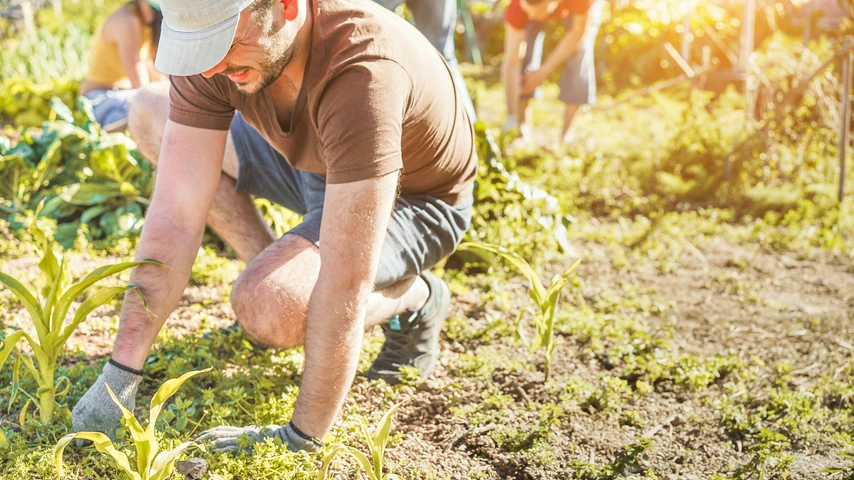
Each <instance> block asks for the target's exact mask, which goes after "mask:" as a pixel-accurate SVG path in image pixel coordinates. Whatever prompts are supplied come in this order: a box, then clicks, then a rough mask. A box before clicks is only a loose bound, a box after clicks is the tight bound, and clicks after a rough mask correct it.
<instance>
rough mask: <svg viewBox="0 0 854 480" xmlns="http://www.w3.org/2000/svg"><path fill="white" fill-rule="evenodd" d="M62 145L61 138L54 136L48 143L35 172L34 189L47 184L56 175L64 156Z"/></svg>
mask: <svg viewBox="0 0 854 480" xmlns="http://www.w3.org/2000/svg"><path fill="white" fill-rule="evenodd" d="M61 147H62V141H61V140H60V139H59V138H54V139H53V141H52V142H50V145H48V147H47V150H45V152H44V154H43V155H42V158H41V160H40V161H39V164H38V165H37V166H36V169H35V171H34V172H33V173H34V175H35V178H34V182H33V189H34V191H35V190H39V189H41V188H43V187H45V186H47V184H48V182H49V181H50V179H51V178H53V177H54V176H56V173H57V171H56V167H57V166H58V164H59V160H60V159H61V158H62V155H60V153H61Z"/></svg>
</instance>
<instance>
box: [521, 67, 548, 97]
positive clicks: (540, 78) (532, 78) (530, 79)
mask: <svg viewBox="0 0 854 480" xmlns="http://www.w3.org/2000/svg"><path fill="white" fill-rule="evenodd" d="M548 76H549V72H547V71H546V70H545V69H542V68H538V69H536V70H533V71H530V72H528V73H526V74H525V76H524V77H523V78H522V93H523V94H525V95H530V94H532V93H534V90H536V89H537V88H538V87H539V86H540V85H542V84H543V82H545V81H546V78H548Z"/></svg>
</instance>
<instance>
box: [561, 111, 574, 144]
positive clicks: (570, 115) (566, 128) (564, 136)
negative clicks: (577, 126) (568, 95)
mask: <svg viewBox="0 0 854 480" xmlns="http://www.w3.org/2000/svg"><path fill="white" fill-rule="evenodd" d="M577 112H578V105H569V104H567V105H566V108H565V109H564V111H563V128H562V129H561V131H560V139H561V141H562V142H563V143H566V144H569V143H572V142H573V138H572V137H573V134H572V131H571V130H570V129H571V128H572V121H573V120H574V119H575V114H576V113H577Z"/></svg>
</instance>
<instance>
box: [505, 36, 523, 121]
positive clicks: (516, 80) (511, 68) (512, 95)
mask: <svg viewBox="0 0 854 480" xmlns="http://www.w3.org/2000/svg"><path fill="white" fill-rule="evenodd" d="M525 47H526V45H525V30H523V29H519V28H515V27H513V26H512V25H510V24H509V23H508V24H506V27H505V33H504V65H503V68H502V74H503V76H504V96H505V100H506V101H507V122H506V123H505V129H514V128H516V127H517V126H518V125H517V123H518V120H519V115H520V113H521V112H519V106H520V102H519V98H520V95H521V93H522V92H521V90H522V60H524V58H525Z"/></svg>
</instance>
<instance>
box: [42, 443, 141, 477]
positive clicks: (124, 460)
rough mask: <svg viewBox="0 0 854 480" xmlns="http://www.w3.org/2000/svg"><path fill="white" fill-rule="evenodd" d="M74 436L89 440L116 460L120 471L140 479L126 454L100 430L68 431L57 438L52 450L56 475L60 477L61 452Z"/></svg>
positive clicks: (97, 448)
mask: <svg viewBox="0 0 854 480" xmlns="http://www.w3.org/2000/svg"><path fill="white" fill-rule="evenodd" d="M76 438H80V439H83V440H89V441H91V442H92V443H93V444H94V445H95V449H96V450H98V451H99V452H101V453H103V454H106V455H109V456H110V457H111V458H112V459H113V460H114V461H115V462H116V466H117V467H118V468H119V469H120V470H121V471H123V472H125V473H126V474H127V475H128V476H129V477H130V478H131V479H132V480H142V476H141V475H140V474H139V473H137V472H134V471H133V469H132V468H131V466H130V461H128V457H127V455H125V454H124V452H121V451H119V450H118V449H117V448H116V447H115V445H113V442H112V441H111V440H110V437H108V436H106V435H104V434H103V433H100V432H80V433H69V434H68V435H66V436H64V437H62V438H60V439H59V442H57V444H56V447H55V448H54V450H53V457H54V465H55V466H56V476H57V477H60V478H61V477H62V452H63V451H64V450H65V447H67V446H68V444H69V443H71V441H72V440H74V439H76Z"/></svg>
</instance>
